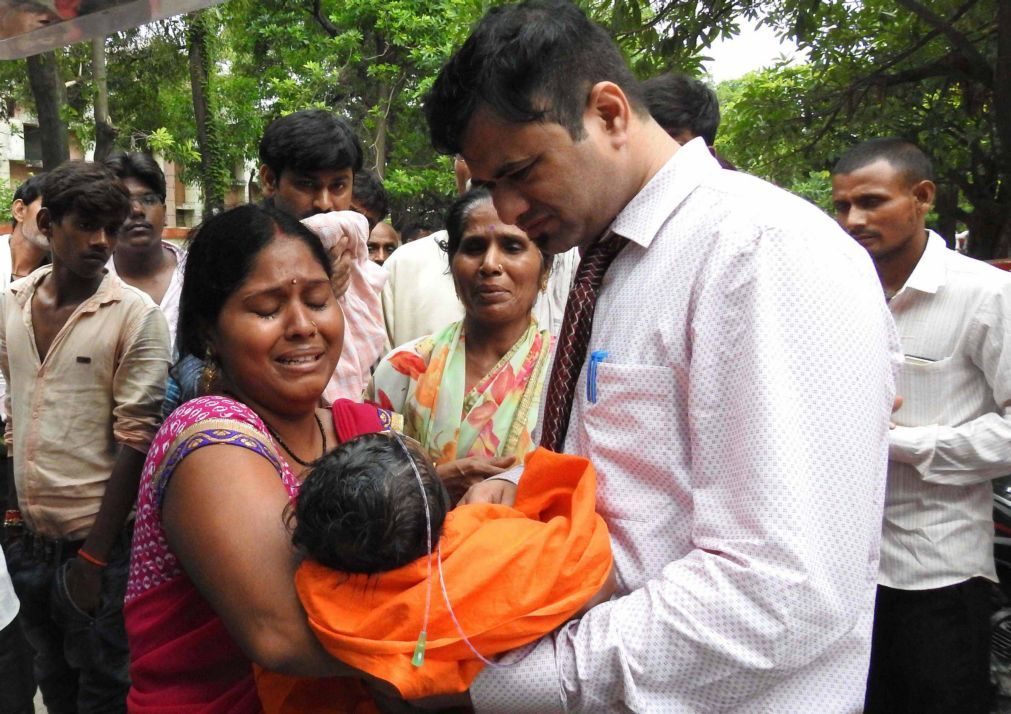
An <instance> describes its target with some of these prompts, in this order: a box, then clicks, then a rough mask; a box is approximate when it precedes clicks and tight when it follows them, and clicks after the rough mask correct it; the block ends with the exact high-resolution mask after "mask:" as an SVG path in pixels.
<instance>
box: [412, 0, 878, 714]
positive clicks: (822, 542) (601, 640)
mask: <svg viewBox="0 0 1011 714" xmlns="http://www.w3.org/2000/svg"><path fill="white" fill-rule="evenodd" d="M514 77H523V78H524V82H523V85H522V88H517V87H516V86H515V85H514V84H512V83H511V78H514ZM572 87H576V88H580V89H579V90H578V91H569V90H570V88H572ZM523 88H525V89H526V90H527V91H528V92H529V94H528V95H523V94H522V89H523ZM524 102H529V104H527V105H524ZM535 109H539V110H540V111H541V112H542V113H540V114H538V111H534V110H535ZM426 112H427V114H428V118H429V123H430V124H429V125H430V130H431V133H432V137H433V141H434V143H435V144H436V146H437V148H439V149H440V150H442V151H460V152H462V154H463V156H464V158H465V159H466V161H467V163H468V165H469V166H470V169H471V172H472V174H473V177H474V180H475V181H477V182H481V183H484V184H486V185H488V186H489V188H490V189H491V190H492V193H493V196H494V199H495V204H496V208H497V210H498V212H499V215H500V216H501V217H502V219H503V220H504V221H506V222H515V223H516V224H517V225H520V226H521V227H522V228H524V229H525V230H526V231H527V233H528V234H529V235H531V237H532V238H533V239H534V240H536V241H537V242H538V243H539V244H541V245H542V246H545V247H546V248H547V249H548V250H551V251H552V252H559V251H561V250H565V249H567V248H569V247H571V246H572V245H574V244H575V245H580V247H582V248H586V247H588V246H590V245H592V244H593V242H594V241H596V240H597V239H598V237H599V236H603V235H607V234H609V233H610V232H612V231H613V232H614V233H616V234H618V235H619V236H621V237H624V238H626V239H627V241H628V244H627V246H626V247H625V248H624V249H623V250H622V251H621V252H620V253H619V254H618V256H617V258H616V259H615V260H614V262H613V263H612V264H611V266H610V268H609V269H608V270H607V272H606V274H605V275H604V278H603V283H602V286H601V288H600V291H599V297H598V299H597V303H596V311H595V314H594V318H593V325H592V333H591V336H590V341H589V347H588V350H587V357H586V360H585V361H584V362H583V367H582V370H581V373H580V375H579V377H578V381H577V383H576V386H575V393H574V394H575V396H574V400H573V405H572V409H571V419H570V421H569V425H568V431H567V437H566V439H565V445H564V450H565V451H566V452H569V453H576V454H580V455H583V456H588V457H589V458H590V459H591V460H592V462H593V464H594V466H595V467H596V469H597V473H598V492H597V505H598V510H599V511H600V512H601V513H602V514H603V516H604V518H605V519H606V521H607V524H608V527H609V529H610V531H611V535H612V540H613V543H614V553H615V568H616V573H617V580H618V592H617V594H616V596H615V597H614V598H613V599H612V600H611V601H610V602H607V603H604V604H602V605H599V606H597V607H595V608H593V609H592V610H590V611H589V612H588V613H587V614H585V615H584V616H583V617H582V618H581V619H579V620H578V621H573V622H570V623H567V624H566V625H565V626H563V627H562V628H561V629H560V630H558V631H557V632H555V633H554V634H553V635H551V636H549V637H546V638H544V639H542V640H541V641H540V642H539V643H537V644H536V645H535V646H533V649H532V651H530V652H528V653H526V656H525V658H523V659H520V660H519V661H518V662H517V663H515V664H514V666H512V667H504V668H503V667H495V668H487V669H485V670H484V671H483V672H482V673H481V674H480V675H479V676H478V678H477V679H476V680H475V682H474V684H473V686H472V689H471V696H472V699H473V703H474V705H475V707H476V709H477V710H478V711H479V712H483V711H501V712H524V711H526V712H554V711H582V712H616V711H635V712H665V713H666V712H717V711H720V712H728V711H729V712H756V711H760V712H854V711H858V710H859V709H860V706H861V704H862V702H863V693H864V684H865V679H866V674H867V664H868V657H869V650H870V637H871V618H872V612H873V606H874V593H875V579H876V575H877V567H878V546H879V539H880V523H881V509H882V500H883V495H884V474H885V464H886V459H887V448H888V443H887V432H888V415H889V412H890V409H891V406H892V399H893V394H894V387H893V360H896V359H897V341H896V339H895V333H894V328H893V326H892V323H891V320H890V318H889V316H888V313H887V310H886V308H885V305H884V303H883V301H882V300H881V296H880V288H879V287H878V285H877V283H876V277H875V274H874V270H873V267H872V265H871V262H870V260H869V259H868V258H867V256H866V255H865V254H864V253H863V252H862V251H861V250H860V249H859V247H858V246H856V245H854V244H853V242H852V241H851V240H850V239H849V238H848V237H847V236H846V235H845V233H843V232H842V231H841V230H839V228H838V226H836V225H835V224H834V223H833V222H832V220H831V219H830V218H828V217H827V216H825V215H824V214H822V213H821V212H820V211H819V210H818V209H816V208H815V207H813V206H811V205H809V204H807V203H805V202H804V201H802V200H801V199H799V198H797V197H795V196H792V195H790V194H788V193H786V192H784V191H781V190H779V189H777V188H775V187H773V186H771V185H769V184H766V183H764V182H762V181H760V180H758V179H756V178H753V177H751V176H747V175H743V174H735V173H733V172H728V171H725V170H723V169H721V168H720V166H719V164H718V163H717V162H716V160H715V159H714V158H713V157H712V156H711V155H710V154H709V152H708V150H707V148H706V146H705V143H704V142H703V141H701V140H696V141H692V142H689V143H688V144H686V145H685V146H683V147H678V145H677V144H676V143H675V142H674V141H673V139H671V138H670V137H669V136H668V135H667V134H666V133H665V132H664V131H663V129H662V128H661V127H660V126H659V125H657V124H656V123H655V122H654V121H653V120H652V119H651V118H650V117H649V115H648V112H646V111H645V110H644V105H643V102H642V98H641V95H640V94H639V90H638V83H637V82H636V80H635V79H634V77H632V76H631V74H630V73H629V71H628V69H627V67H626V65H625V63H624V60H623V59H622V58H621V55H620V53H619V52H618V51H617V49H616V48H615V47H614V45H613V42H612V41H611V40H610V38H609V37H608V35H607V34H606V32H604V31H603V30H601V29H600V28H599V27H596V26H595V25H593V24H592V23H590V22H589V21H588V20H587V19H586V18H585V16H584V15H582V13H581V11H580V10H578V9H577V8H575V7H574V6H572V5H570V4H568V3H565V2H558V1H557V0H556V1H552V0H542V1H540V2H527V3H523V4H520V5H514V6H509V7H499V8H495V9H493V10H492V11H490V12H489V14H488V15H486V16H485V18H484V19H483V20H482V21H481V23H479V24H478V26H477V27H476V28H475V30H474V32H473V34H472V35H471V37H470V39H468V41H467V43H466V44H465V45H464V46H463V48H461V50H460V51H459V52H458V53H457V54H456V55H455V56H454V58H453V59H451V60H450V63H449V65H447V67H446V68H444V70H443V72H442V74H440V76H439V78H438V79H437V80H436V82H435V85H434V87H433V90H432V94H431V95H430V97H429V99H428V105H427V106H426ZM524 116H526V117H527V118H525V119H524V118H523V117H524ZM538 116H540V120H538V119H537V117H538ZM584 252H585V251H584ZM579 280H580V279H579V277H578V276H577V278H576V281H577V283H578V282H579ZM574 304H575V303H574V302H572V298H570V305H574ZM562 333H563V334H564V333H565V328H563V330H562ZM558 349H559V350H560V351H561V350H563V349H564V346H562V345H559V348H558ZM559 358H560V355H558V356H556V360H557V359H559ZM478 488H480V486H479V487H478ZM524 576H525V575H522V574H517V577H524ZM525 577H536V574H530V575H529V576H525Z"/></svg>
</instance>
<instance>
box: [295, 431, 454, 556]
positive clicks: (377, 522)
mask: <svg viewBox="0 0 1011 714" xmlns="http://www.w3.org/2000/svg"><path fill="white" fill-rule="evenodd" d="M405 443H406V444H407V445H408V449H409V450H410V453H411V455H410V457H408V455H407V453H405V452H404V449H403V448H401V446H400V444H398V443H396V441H395V440H394V438H393V437H391V436H388V435H385V434H365V435H362V436H359V437H356V438H354V439H351V440H349V441H347V442H345V443H343V444H341V445H340V446H338V447H337V448H336V449H334V450H333V451H331V452H330V453H329V454H327V455H325V456H323V457H322V458H320V459H319V460H318V461H316V462H315V463H314V464H313V465H312V470H311V471H310V472H309V475H308V476H307V477H306V479H305V481H304V482H303V483H302V487H301V489H299V493H298V498H297V499H296V501H295V506H294V508H293V509H291V510H289V511H288V518H287V520H288V524H289V527H292V528H293V530H292V543H294V545H295V546H296V547H297V548H300V549H301V550H302V551H303V552H305V553H306V554H307V555H308V556H309V557H311V558H313V559H314V560H316V561H318V562H319V563H321V564H322V565H325V566H326V567H328V568H332V569H334V570H340V571H342V572H345V573H366V574H370V575H371V574H374V573H382V572H386V571H388V570H394V569H395V568H399V567H401V566H402V565H406V564H407V563H410V562H411V561H414V560H417V559H418V558H420V557H422V556H424V555H427V554H428V526H427V524H426V517H425V502H424V498H423V497H422V494H421V486H420V485H419V484H418V479H417V477H416V476H415V475H414V469H413V468H412V467H411V461H413V462H414V464H415V465H416V466H417V468H418V471H419V473H420V474H421V481H422V483H423V484H424V488H425V496H426V497H427V499H428V512H429V516H428V517H429V518H430V519H431V528H432V547H433V549H434V548H435V544H436V543H437V542H438V540H439V536H440V535H441V534H442V524H443V522H444V521H445V520H446V513H447V511H448V510H449V506H450V503H449V494H448V493H447V492H446V487H445V486H444V485H443V483H442V480H441V479H440V478H439V476H438V475H437V474H436V473H435V469H434V467H433V466H432V464H431V461H430V460H429V459H428V458H427V456H426V454H424V453H423V452H422V451H421V449H420V447H419V446H418V445H417V444H416V442H405Z"/></svg>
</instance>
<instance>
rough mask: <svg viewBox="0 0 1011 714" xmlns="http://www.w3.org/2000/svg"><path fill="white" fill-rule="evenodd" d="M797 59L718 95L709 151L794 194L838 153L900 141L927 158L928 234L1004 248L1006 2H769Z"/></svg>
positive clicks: (1008, 84)
mask: <svg viewBox="0 0 1011 714" xmlns="http://www.w3.org/2000/svg"><path fill="white" fill-rule="evenodd" d="M767 11H768V12H769V13H770V14H769V16H768V21H769V22H770V23H773V24H775V25H776V26H777V27H779V28H780V30H781V32H783V33H784V34H788V35H790V36H791V37H793V38H795V39H796V41H797V43H798V45H799V46H800V47H801V48H802V49H803V50H804V51H806V52H807V53H808V56H809V63H808V64H807V65H805V66H802V67H789V68H783V67H780V68H774V69H772V70H767V71H763V72H758V73H755V74H752V75H749V76H748V77H746V78H744V79H743V80H740V81H738V82H733V83H729V84H727V85H724V86H722V87H721V88H720V89H721V98H722V99H723V101H724V103H725V104H724V110H725V111H724V116H725V122H724V128H723V129H721V138H720V141H719V145H720V146H721V148H722V150H723V152H724V153H726V154H727V156H729V158H730V159H731V160H732V161H735V162H737V163H739V165H740V166H741V167H742V168H745V169H747V170H751V171H754V172H755V173H757V174H759V175H763V176H767V177H768V178H771V179H772V180H774V181H776V182H778V183H780V184H782V185H784V186H787V187H796V186H797V185H798V184H800V183H803V182H804V181H805V180H808V179H810V178H811V176H812V175H811V172H812V171H814V172H823V171H825V170H828V169H829V168H830V167H831V165H832V164H833V163H834V161H835V159H836V158H837V157H838V156H839V154H840V153H841V152H842V151H843V150H844V149H845V148H846V147H848V146H850V145H852V144H854V143H856V142H858V141H861V140H863V139H866V138H870V137H874V136H882V135H897V136H904V137H906V138H909V139H912V140H914V141H916V142H917V143H918V144H919V145H920V146H922V147H923V148H924V149H925V150H926V151H927V152H928V153H930V155H931V157H932V158H933V161H934V165H935V169H936V172H937V176H938V184H939V195H938V201H937V204H938V205H937V223H936V225H937V227H938V228H940V229H941V232H942V233H943V234H945V235H946V237H947V238H948V239H949V240H950V239H951V238H952V237H953V234H954V231H955V226H956V222H960V223H963V224H965V225H966V226H968V227H969V229H970V236H971V238H970V244H969V251H970V253H972V254H973V255H975V256H977V257H981V258H992V257H997V256H1006V255H1008V252H1009V248H1011V3H1007V2H1003V1H1002V0H936V1H934V2H930V3H926V2H918V1H917V0H900V1H899V2H886V1H885V0H864V1H863V2H859V3H854V2H848V1H844V0H833V1H831V2H819V3H809V2H803V1H802V0H780V1H779V2H776V3H769V4H768V5H767Z"/></svg>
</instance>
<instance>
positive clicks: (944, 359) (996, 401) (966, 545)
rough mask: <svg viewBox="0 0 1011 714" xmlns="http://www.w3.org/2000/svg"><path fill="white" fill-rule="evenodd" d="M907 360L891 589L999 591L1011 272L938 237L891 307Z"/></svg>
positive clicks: (897, 442)
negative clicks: (986, 582)
mask: <svg viewBox="0 0 1011 714" xmlns="http://www.w3.org/2000/svg"><path fill="white" fill-rule="evenodd" d="M888 306H889V309H890V310H891V312H892V315H893V317H894V318H895V324H896V326H897V328H898V330H899V336H900V338H901V340H902V348H903V351H904V353H905V360H904V364H903V366H902V373H901V375H900V376H899V378H898V385H897V386H898V393H899V395H900V396H902V398H903V400H904V402H903V405H902V408H901V409H899V410H898V411H897V412H896V413H895V416H894V421H895V423H896V424H897V425H898V426H896V428H895V429H894V430H893V431H892V432H891V450H890V455H891V460H890V462H889V465H888V494H887V500H886V503H885V518H884V533H883V537H882V543H881V575H880V582H881V584H883V585H887V586H889V587H893V588H900V589H904V590H922V589H927V588H939V587H944V586H946V585H954V584H956V583H960V582H963V581H965V580H968V579H969V578H972V577H977V576H982V577H984V578H988V579H990V580H993V581H995V582H996V580H997V574H996V571H995V570H994V561H993V492H992V490H991V484H990V481H991V480H992V479H994V478H996V477H998V476H1004V475H1006V474H1009V473H1011V274H1008V273H1006V272H1004V271H1002V270H998V269H997V268H994V267H993V266H990V265H987V264H985V263H982V262H980V261H978V260H973V259H972V258H968V257H966V256H964V255H960V254H959V253H956V252H955V251H953V250H949V249H948V248H947V247H946V246H945V243H944V239H943V238H941V237H940V236H939V235H937V234H936V233H934V232H932V231H931V232H930V233H929V236H928V239H927V246H926V249H925V250H924V253H923V256H922V257H921V258H920V261H919V262H918V263H917V265H916V268H915V269H914V270H913V272H912V274H911V275H910V276H909V278H908V280H906V284H905V285H904V286H903V288H902V289H901V290H900V291H899V292H898V293H896V294H895V296H894V297H893V298H892V299H891V301H889V303H888Z"/></svg>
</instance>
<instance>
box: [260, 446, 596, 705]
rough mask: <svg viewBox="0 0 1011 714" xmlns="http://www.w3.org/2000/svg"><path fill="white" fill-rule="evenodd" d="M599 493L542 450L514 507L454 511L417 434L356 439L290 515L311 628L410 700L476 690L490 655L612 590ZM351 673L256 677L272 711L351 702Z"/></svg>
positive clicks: (592, 482)
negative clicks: (325, 677) (598, 507)
mask: <svg viewBox="0 0 1011 714" xmlns="http://www.w3.org/2000/svg"><path fill="white" fill-rule="evenodd" d="M398 442H399V443H398ZM412 464H413V466H412ZM414 467H417V474H416V473H415V470H414ZM419 476H420V483H419ZM595 491H596V477H595V475H594V471H593V467H592V466H591V465H590V463H589V461H587V460H586V459H583V458H580V457H576V456H569V455H565V454H555V453H553V452H550V451H546V450H544V449H538V450H536V451H535V452H533V453H532V454H531V455H530V456H529V457H528V459H527V462H526V465H525V467H524V472H523V478H522V480H521V481H520V484H519V488H518V489H517V491H516V501H515V504H513V505H504V504H498V503H496V504H492V503H480V504H477V503H474V504H465V505H460V506H457V507H455V508H453V507H452V504H451V502H450V498H449V495H448V493H447V491H446V488H445V487H444V486H443V484H442V482H441V481H440V480H439V477H438V476H437V474H436V472H435V468H434V467H433V466H432V464H431V462H430V461H429V460H428V458H427V457H426V455H425V454H424V452H423V451H422V450H421V447H420V445H418V444H417V443H416V442H414V441H413V440H411V439H406V438H403V437H400V436H397V435H389V434H366V435H363V436H358V437H356V438H354V439H350V440H348V441H347V442H345V443H344V444H342V445H341V446H339V447H338V448H337V449H335V450H334V451H333V452H331V453H330V454H327V455H326V456H324V457H323V458H321V459H320V460H319V461H317V462H316V463H315V464H313V467H312V469H311V470H310V473H309V475H308V476H307V478H306V479H305V481H304V482H303V484H302V488H301V491H300V493H299V496H298V498H297V500H296V502H295V504H293V506H292V509H291V510H290V512H289V517H288V522H289V527H290V528H291V529H292V541H293V542H294V544H295V546H297V547H298V548H299V550H301V551H302V552H303V553H304V554H305V555H306V556H307V559H306V560H305V562H303V563H302V565H301V566H300V567H299V569H298V572H297V573H296V575H295V587H296V590H297V592H298V597H299V599H300V600H301V602H302V605H303V607H304V608H305V611H306V615H307V616H308V619H309V625H310V627H311V628H312V630H313V632H314V633H315V635H316V637H317V638H318V639H319V641H320V642H321V643H322V644H323V646H324V647H325V648H326V650H327V651H328V652H329V653H330V654H331V655H333V656H334V657H335V658H337V659H339V660H341V661H342V662H344V663H345V664H347V665H349V666H351V667H354V668H355V669H357V670H359V671H362V672H364V673H366V674H368V675H371V676H372V677H376V678H378V679H381V680H384V681H385V682H388V683H391V684H392V685H393V686H394V687H395V688H396V689H397V691H398V692H399V693H400V696H402V697H403V698H405V699H416V698H422V697H428V696H433V695H441V694H449V693H455V692H463V691H466V689H467V688H468V687H469V686H470V683H471V682H472V681H473V679H474V677H476V676H477V674H478V672H480V671H481V669H482V668H483V667H484V666H486V665H487V664H488V663H489V662H491V660H489V658H490V657H493V656H495V655H498V654H501V653H503V652H507V651H510V650H514V649H516V648H518V647H521V646H523V645H525V644H527V643H530V642H533V641H534V640H537V639H539V638H540V637H543V636H544V635H546V634H548V633H550V632H552V631H553V630H554V629H556V628H557V627H559V626H560V625H562V624H563V623H564V622H565V621H566V620H569V619H570V618H572V617H574V616H577V615H579V613H581V612H582V611H584V610H585V609H586V608H588V607H591V606H592V605H594V604H595V603H597V602H601V601H603V600H606V599H608V598H609V597H610V596H611V593H612V592H613V590H614V582H613V578H612V574H611V564H612V557H611V543H610V538H609V536H608V533H607V526H606V525H605V524H604V521H603V519H601V517H600V516H599V515H597V513H596V509H595ZM422 494H424V495H422ZM426 501H427V505H428V509H427V518H426V508H425V504H426ZM429 528H431V548H432V555H431V557H429ZM351 681H352V680H308V681H303V680H294V679H292V678H290V677H289V678H285V677H283V676H282V675H276V674H273V673H260V674H259V675H258V678H257V684H258V687H259V690H260V698H261V702H262V703H263V706H264V711H265V712H266V713H267V714H278V713H280V712H296V711H297V712H307V711H314V709H313V706H312V704H311V703H312V702H313V701H316V702H318V703H319V704H320V706H321V707H322V710H326V706H328V704H327V703H328V702H331V703H332V702H333V701H348V700H349V698H350V697H351V696H352V694H351V693H350V692H349V691H348V690H347V686H348V683H349V682H351ZM342 682H343V684H342ZM327 683H330V684H327ZM342 686H343V687H344V689H343V690H342V689H341V687H342Z"/></svg>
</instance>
